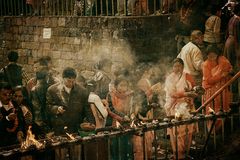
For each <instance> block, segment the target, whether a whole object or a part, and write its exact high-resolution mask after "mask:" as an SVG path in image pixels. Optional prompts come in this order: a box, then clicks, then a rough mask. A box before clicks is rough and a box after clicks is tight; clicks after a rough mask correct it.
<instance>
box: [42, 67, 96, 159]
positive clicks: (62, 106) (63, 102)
mask: <svg viewBox="0 0 240 160" xmlns="http://www.w3.org/2000/svg"><path fill="white" fill-rule="evenodd" d="M76 77H77V73H76V71H75V70H74V69H73V68H70V67H67V68H65V69H64V70H63V73H62V78H63V81H62V82H61V83H57V84H54V85H52V86H51V87H49V88H48V91H47V97H46V98H47V110H48V112H49V114H50V118H51V124H52V128H53V131H54V132H55V134H56V135H61V134H64V132H65V130H64V129H65V128H66V127H67V130H68V132H69V133H74V132H77V131H78V129H79V128H80V124H81V123H82V122H83V120H84V118H87V119H88V117H87V115H89V117H91V118H92V119H94V118H93V115H92V113H91V111H90V107H89V106H88V103H87V100H88V92H87V91H86V89H85V88H83V87H81V86H80V85H78V84H77V83H76ZM89 121H90V122H92V121H91V120H88V122H89ZM70 149H71V152H72V153H73V154H72V155H71V156H72V157H73V159H76V160H78V159H81V148H80V145H75V146H73V147H72V148H70ZM66 155H67V150H65V149H60V150H58V151H56V152H55V158H56V159H59V160H62V159H65V158H66Z"/></svg>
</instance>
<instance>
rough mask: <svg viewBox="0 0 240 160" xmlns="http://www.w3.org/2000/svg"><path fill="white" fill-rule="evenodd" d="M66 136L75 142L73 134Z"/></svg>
mask: <svg viewBox="0 0 240 160" xmlns="http://www.w3.org/2000/svg"><path fill="white" fill-rule="evenodd" d="M66 135H67V136H68V137H69V138H70V139H71V140H75V138H74V137H73V135H72V134H69V133H67V132H66Z"/></svg>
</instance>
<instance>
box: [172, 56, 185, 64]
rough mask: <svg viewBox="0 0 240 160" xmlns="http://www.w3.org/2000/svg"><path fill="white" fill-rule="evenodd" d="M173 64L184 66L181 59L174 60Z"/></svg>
mask: <svg viewBox="0 0 240 160" xmlns="http://www.w3.org/2000/svg"><path fill="white" fill-rule="evenodd" d="M175 63H180V64H181V65H183V66H184V62H183V60H182V59H181V58H175V59H174V60H173V64H175Z"/></svg>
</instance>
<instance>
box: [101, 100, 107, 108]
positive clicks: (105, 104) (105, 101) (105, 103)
mask: <svg viewBox="0 0 240 160" xmlns="http://www.w3.org/2000/svg"><path fill="white" fill-rule="evenodd" d="M102 103H103V105H104V106H105V107H108V106H109V104H108V101H107V100H106V99H102Z"/></svg>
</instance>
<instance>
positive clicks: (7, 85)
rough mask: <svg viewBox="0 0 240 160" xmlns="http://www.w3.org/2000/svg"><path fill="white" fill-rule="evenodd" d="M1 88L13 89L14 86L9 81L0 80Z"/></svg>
mask: <svg viewBox="0 0 240 160" xmlns="http://www.w3.org/2000/svg"><path fill="white" fill-rule="evenodd" d="M1 89H6V90H12V87H11V85H10V84H9V83H7V82H0V90H1Z"/></svg>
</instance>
